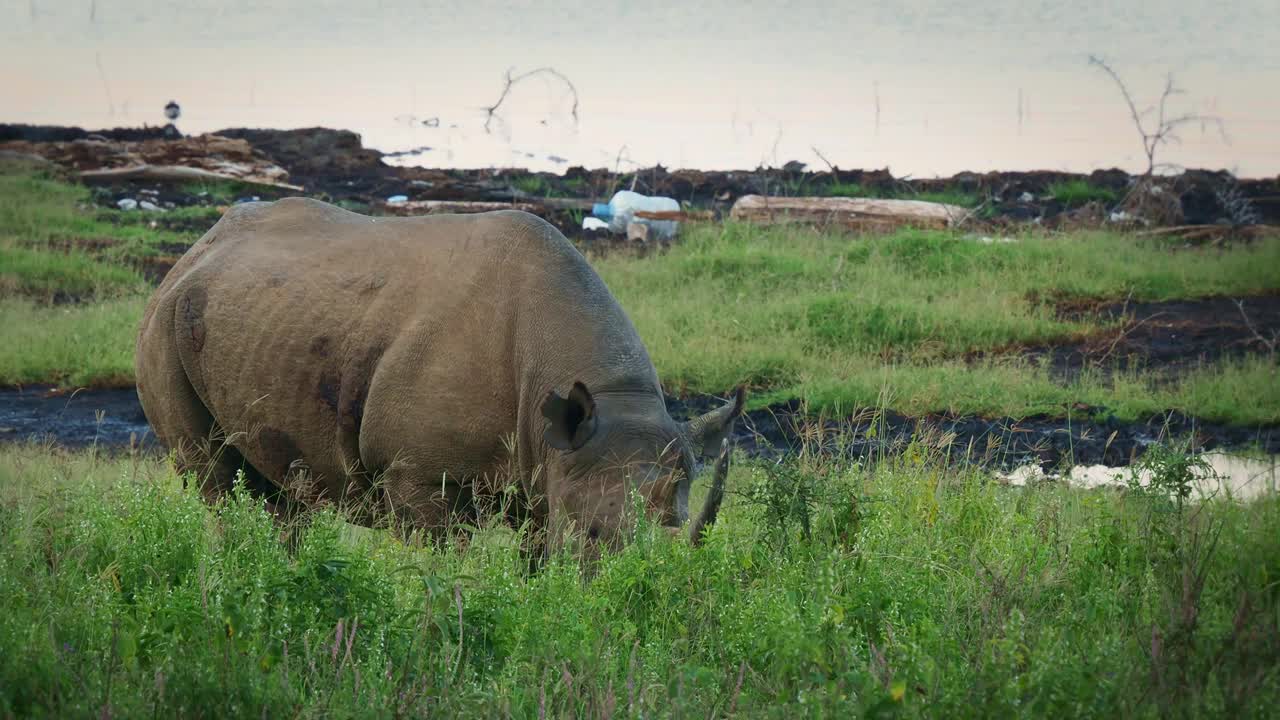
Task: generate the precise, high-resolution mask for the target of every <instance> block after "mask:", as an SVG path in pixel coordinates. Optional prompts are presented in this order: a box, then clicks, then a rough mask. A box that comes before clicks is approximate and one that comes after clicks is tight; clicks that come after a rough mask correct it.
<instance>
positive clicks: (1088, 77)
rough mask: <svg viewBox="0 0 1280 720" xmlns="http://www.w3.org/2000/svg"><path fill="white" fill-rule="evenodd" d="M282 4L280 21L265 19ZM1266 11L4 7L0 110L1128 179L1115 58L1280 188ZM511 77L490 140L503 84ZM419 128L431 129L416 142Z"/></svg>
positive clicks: (655, 159)
mask: <svg viewBox="0 0 1280 720" xmlns="http://www.w3.org/2000/svg"><path fill="white" fill-rule="evenodd" d="M266 5H270V6H269V7H265V6H266ZM1278 8H1280V6H1277V5H1275V3H1274V2H1273V1H1272V0H1243V1H1242V2H1235V3H1226V4H1212V5H1211V4H1192V3H1162V4H1161V3H1138V4H1132V3H1130V4H1127V5H1120V6H1115V5H1114V4H1111V3H1102V2H1086V3H1084V4H1080V3H1067V4H1063V3H1053V2H1047V1H1045V0H1035V1H1033V2H1028V3H1016V2H1012V1H1009V2H1004V3H998V4H988V5H983V4H977V5H975V4H973V3H960V2H956V1H954V0H914V1H911V2H906V3H891V4H890V3H885V4H859V5H858V6H855V7H846V8H832V7H830V6H829V4H826V3H817V2H812V3H799V2H790V3H789V2H770V3H754V4H752V3H739V2H732V3H731V2H728V1H727V0H715V1H713V2H707V3H697V4H696V7H693V6H692V5H686V4H681V5H678V6H677V5H674V4H673V5H672V6H670V7H655V6H654V4H650V3H645V4H639V5H637V4H629V3H628V4H623V3H617V4H612V5H605V6H601V5H600V4H599V3H585V2H569V3H562V4H560V6H559V7H558V8H556V9H555V10H554V11H552V10H549V9H547V8H545V7H542V6H538V5H537V4H520V5H514V6H513V5H507V4H502V3H494V2H487V1H485V0H476V1H469V2H465V3H460V2H444V3H431V2H422V1H421V0H382V1H381V2H377V3H376V4H375V3H351V2H346V1H345V0H344V1H339V0H323V1H320V2H302V0H280V1H279V2H275V3H271V4H264V3H251V2H248V1H247V0H238V1H237V0H216V1H215V0H197V1H195V2H189V3H174V2H170V1H168V0H61V1H57V2H55V1H54V0H0V62H2V63H3V66H4V67H6V68H8V69H9V71H8V72H6V73H3V74H0V120H2V121H16V122H30V123H52V124H68V123H70V124H80V125H83V126H89V127H100V126H113V125H137V124H141V123H144V122H147V123H151V124H162V123H163V122H165V120H164V117H163V113H162V109H163V107H164V105H165V103H167V102H168V101H169V100H170V99H174V100H177V101H178V102H179V103H180V104H181V105H182V108H183V114H182V117H181V119H180V120H179V121H178V125H179V127H181V128H182V129H183V130H184V131H186V132H202V131H208V130H214V129H218V128H221V127H230V126H246V125H247V126H268V127H305V126H312V125H327V126H330V127H342V128H350V129H354V130H356V131H358V132H360V133H362V134H363V135H364V137H365V140H366V143H368V144H370V145H372V146H375V147H378V148H380V149H382V150H386V151H402V150H408V149H412V148H420V147H423V146H427V147H429V148H431V149H430V150H426V151H423V152H420V153H417V154H413V155H408V156H405V157H402V158H399V159H397V162H400V163H421V164H426V165H432V166H439V167H486V166H524V167H531V168H536V169H551V170H560V169H564V168H565V167H567V166H568V165H570V164H582V165H586V166H589V167H601V166H607V167H611V168H612V167H620V168H623V169H626V168H629V167H638V166H649V165H652V164H654V163H662V164H664V165H666V166H668V167H697V168H706V169H713V168H719V169H724V168H741V167H755V166H756V165H757V164H766V165H780V164H782V163H783V162H786V161H787V160H792V159H797V160H800V161H802V162H806V163H808V164H809V165H810V166H811V167H815V168H818V169H822V168H825V164H824V161H823V160H822V159H820V157H819V154H821V156H823V157H825V158H827V159H828V160H830V161H831V162H834V163H836V164H838V165H840V166H841V167H864V168H876V167H889V168H890V169H891V170H892V171H893V172H894V173H895V174H898V175H903V174H910V175H913V176H931V175H938V174H944V175H945V174H951V173H954V172H957V171H960V170H966V169H969V170H989V169H1005V170H1015V169H1062V170H1075V171H1089V170H1092V169H1095V168H1099V167H1111V166H1120V167H1124V168H1126V169H1129V170H1138V169H1141V168H1142V158H1141V148H1140V145H1139V142H1138V138H1137V135H1136V133H1135V132H1134V129H1133V127H1132V124H1131V121H1130V119H1129V117H1128V113H1127V110H1126V109H1125V106H1124V105H1123V103H1122V101H1121V99H1120V97H1119V95H1118V94H1117V92H1116V89H1115V88H1114V87H1113V86H1112V85H1111V84H1110V81H1109V80H1108V79H1107V78H1106V77H1105V76H1103V75H1102V74H1101V73H1100V72H1099V71H1097V70H1096V69H1093V68H1090V67H1089V66H1088V64H1087V57H1088V55H1089V54H1091V53H1094V54H1099V55H1103V56H1105V57H1107V58H1108V59H1109V60H1111V61H1112V62H1113V63H1114V64H1115V65H1116V66H1117V68H1118V69H1120V70H1121V72H1122V73H1123V74H1124V75H1125V76H1126V77H1128V78H1130V83H1131V85H1132V87H1133V90H1134V91H1135V93H1136V94H1138V95H1139V98H1140V99H1141V100H1142V101H1143V102H1146V101H1148V100H1150V99H1152V98H1153V96H1155V95H1158V93H1159V91H1160V89H1161V87H1162V82H1163V76H1164V73H1165V72H1166V71H1168V70H1173V71H1175V72H1176V73H1177V76H1178V80H1179V84H1180V86H1182V87H1183V88H1185V89H1186V90H1187V93H1186V94H1185V95H1182V96H1180V97H1178V98H1176V101H1177V102H1176V106H1175V107H1172V108H1171V109H1172V110H1174V111H1176V112H1201V113H1215V114H1220V115H1222V116H1223V118H1224V119H1225V121H1226V125H1227V130H1228V133H1229V140H1230V143H1229V144H1228V143H1225V142H1223V140H1222V139H1221V138H1220V137H1219V136H1218V135H1217V133H1216V132H1214V131H1213V130H1212V128H1209V127H1206V128H1201V127H1200V126H1198V125H1195V126H1189V127H1186V128H1185V129H1184V132H1183V138H1182V139H1183V142H1182V144H1180V145H1175V146H1170V147H1168V148H1167V149H1166V150H1165V153H1164V155H1163V159H1165V160H1167V161H1169V162H1172V163H1177V164H1180V165H1185V166H1191V167H1201V166H1204V167H1212V168H1228V169H1234V170H1235V171H1237V172H1238V173H1240V174H1242V175H1245V176H1271V175H1275V174H1276V173H1278V172H1280V133H1278V132H1276V130H1277V129H1280V93H1277V92H1276V91H1275V88H1276V87H1280V9H1278ZM542 66H551V67H554V68H556V69H557V70H559V71H560V72H562V73H563V74H564V76H565V77H568V78H570V79H571V81H572V83H573V85H574V87H575V88H576V90H577V99H578V120H577V121H576V122H575V121H574V119H573V117H572V114H571V109H572V105H573V94H572V93H571V92H570V90H569V88H568V87H567V86H566V85H564V84H563V83H561V82H559V81H558V80H556V79H555V78H553V77H551V76H549V75H546V74H543V75H539V76H535V77H534V78H533V79H531V80H529V81H527V82H524V83H521V84H520V85H518V86H516V87H515V88H514V89H513V91H512V93H511V94H510V95H509V96H508V98H507V100H506V102H505V103H504V107H503V110H502V112H501V113H500V117H499V118H497V119H495V121H494V122H492V123H491V128H490V132H486V131H485V129H484V127H483V126H484V123H485V119H486V115H485V112H484V110H483V109H482V108H484V107H485V106H488V105H491V104H492V103H494V102H495V101H496V100H497V98H498V97H499V94H500V92H501V90H502V84H503V76H504V73H505V72H506V71H507V70H508V69H509V68H515V70H516V72H517V73H519V72H523V71H527V70H531V69H534V68H537V67H542ZM427 124H431V125H433V126H432V127H428V126H427Z"/></svg>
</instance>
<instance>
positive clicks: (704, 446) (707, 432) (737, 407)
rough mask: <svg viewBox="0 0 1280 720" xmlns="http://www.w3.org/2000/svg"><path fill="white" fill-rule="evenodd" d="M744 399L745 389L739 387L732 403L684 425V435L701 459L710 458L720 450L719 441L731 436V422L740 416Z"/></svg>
mask: <svg viewBox="0 0 1280 720" xmlns="http://www.w3.org/2000/svg"><path fill="white" fill-rule="evenodd" d="M746 399H747V388H746V386H744V385H739V386H738V390H737V392H735V393H734V396H733V402H731V403H726V404H725V405H722V406H720V407H719V408H716V409H715V410H712V411H711V412H709V413H706V414H705V415H699V416H698V417H696V418H694V419H692V420H690V421H689V422H687V423H685V428H684V429H685V433H686V434H687V435H688V436H689V439H690V440H692V441H693V443H694V448H693V449H694V451H695V452H697V453H700V454H701V455H702V456H703V457H710V456H711V455H713V454H715V453H717V452H719V451H720V450H721V447H720V445H721V441H722V440H724V439H725V438H728V437H729V436H730V435H731V434H732V432H733V421H734V420H736V419H737V418H738V416H739V415H741V414H742V407H743V405H744V404H745V403H746Z"/></svg>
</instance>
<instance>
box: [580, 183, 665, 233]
mask: <svg viewBox="0 0 1280 720" xmlns="http://www.w3.org/2000/svg"><path fill="white" fill-rule="evenodd" d="M636 212H680V203H679V202H677V201H675V200H673V199H671V198H669V197H650V196H648V195H641V194H640V193H637V192H631V191H630V190H619V191H618V192H616V193H614V196H613V198H612V199H611V200H609V202H608V204H605V203H596V204H595V205H593V206H592V207H591V214H592V215H594V216H596V217H598V218H600V219H601V220H604V221H605V222H608V223H609V231H610V232H613V233H618V234H622V233H625V232H626V231H627V225H628V224H630V223H633V222H638V223H645V224H647V225H648V226H649V229H650V230H651V231H652V232H653V234H654V235H656V236H657V237H659V238H663V239H670V238H671V237H673V236H675V234H676V227H677V226H678V225H679V223H678V222H677V221H675V220H648V219H645V218H638V217H635V213H636Z"/></svg>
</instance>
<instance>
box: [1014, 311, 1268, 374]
mask: <svg viewBox="0 0 1280 720" xmlns="http://www.w3.org/2000/svg"><path fill="white" fill-rule="evenodd" d="M1058 314H1059V316H1060V317H1062V318H1064V319H1072V320H1081V319H1091V320H1099V321H1102V322H1103V323H1106V324H1108V325H1109V327H1107V328H1106V329H1105V330H1102V331H1100V332H1096V333H1093V334H1091V335H1088V336H1086V337H1083V338H1077V339H1074V340H1070V341H1067V342H1064V343H1058V344H1055V345H1040V346H1031V347H1022V348H1006V349H1004V350H1001V351H999V352H997V353H992V354H995V355H999V354H1011V353H1012V354H1021V355H1023V356H1024V357H1027V358H1029V359H1031V360H1032V361H1034V362H1037V363H1046V364H1048V365H1049V367H1050V368H1051V369H1052V371H1053V374H1054V376H1055V377H1057V378H1060V379H1063V380H1066V381H1070V380H1074V379H1075V378H1077V377H1079V376H1080V374H1081V373H1082V372H1084V370H1085V369H1093V370H1096V371H1098V372H1101V373H1102V374H1103V376H1104V377H1105V376H1107V375H1109V374H1110V373H1111V372H1114V371H1116V370H1128V369H1130V368H1135V369H1136V368H1141V369H1143V370H1144V371H1150V372H1155V373H1159V374H1160V375H1162V376H1164V377H1165V378H1173V377H1176V376H1178V375H1181V374H1184V373H1186V372H1188V371H1191V370H1194V369H1196V368H1199V367H1201V366H1204V365H1206V364H1208V363H1212V362H1216V361H1218V360H1237V359H1240V358H1244V357H1246V356H1249V355H1262V356H1271V357H1275V353H1276V351H1277V350H1280V293H1276V292H1270V293H1266V294H1262V295H1252V296H1245V297H1238V298H1229V297H1211V298H1199V299H1194V300H1168V301H1162V302H1096V301H1080V300H1075V301H1069V302H1064V303H1060V304H1059V305H1058Z"/></svg>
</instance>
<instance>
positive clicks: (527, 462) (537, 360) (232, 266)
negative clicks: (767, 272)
mask: <svg viewBox="0 0 1280 720" xmlns="http://www.w3.org/2000/svg"><path fill="white" fill-rule="evenodd" d="M136 362H137V377H138V395H139V397H140V398H141V401H142V406H143V409H144V410H145V412H146V415H147V418H148V420H150V422H151V424H152V426H153V428H154V429H155V432H156V435H157V436H158V437H159V439H160V440H161V441H162V442H164V443H165V444H167V445H169V446H170V447H171V448H172V449H173V450H174V451H175V458H176V461H177V463H178V465H179V469H180V470H183V471H194V472H196V473H198V476H199V478H200V482H201V491H202V493H203V494H204V497H205V498H206V499H208V500H210V501H215V500H217V499H218V498H219V497H221V496H222V495H223V494H224V493H226V492H228V491H229V490H230V489H231V487H232V484H233V481H234V478H235V473H236V471H237V470H243V471H244V473H245V475H246V479H247V484H248V486H249V488H250V489H251V490H253V491H254V492H256V493H259V494H261V495H263V496H264V497H266V498H267V499H268V501H269V502H270V503H271V506H272V508H273V510H275V511H276V512H277V513H280V514H284V515H288V514H289V513H290V512H291V511H292V510H293V509H297V508H299V507H305V506H309V505H313V504H315V503H317V502H319V501H322V500H325V499H328V500H332V501H339V500H347V501H350V500H352V499H354V498H363V499H364V501H362V502H360V503H356V504H357V505H359V507H360V508H362V510H361V511H360V512H359V513H357V515H356V517H357V521H359V522H363V523H366V524H375V523H377V522H379V520H380V519H385V518H387V517H388V516H389V515H390V516H394V517H397V518H398V519H399V520H401V521H402V524H403V525H407V526H409V527H416V528H423V529H427V530H430V531H433V532H439V531H440V530H442V529H443V528H445V527H446V526H447V525H449V524H450V523H451V522H452V521H453V520H454V519H455V518H456V517H457V515H458V514H462V515H464V516H465V515H467V514H469V513H474V511H475V508H476V505H477V503H480V502H482V501H483V500H484V499H485V498H492V497H493V493H494V492H495V485H494V482H493V480H494V479H495V478H504V477H514V478H516V479H517V482H518V484H517V485H516V487H517V488H518V489H519V494H520V496H521V497H520V501H519V502H516V503H512V505H513V506H514V507H515V508H516V509H515V510H513V511H512V515H511V519H512V520H513V521H515V522H523V521H526V520H527V521H530V522H532V524H533V525H534V527H535V528H539V527H540V528H554V527H576V528H577V529H578V530H579V531H581V532H582V534H584V535H585V536H586V538H587V539H588V542H589V544H593V545H594V546H595V547H596V548H597V549H598V548H599V547H600V546H602V545H614V544H617V543H618V542H620V540H621V538H622V537H623V536H624V535H625V532H624V529H625V525H626V522H625V520H624V518H625V517H626V516H627V507H628V497H629V493H630V492H631V491H632V490H634V491H636V492H637V493H638V494H639V496H640V497H642V498H643V503H644V505H645V506H646V507H647V510H648V512H649V513H650V515H651V516H652V517H653V518H654V519H655V520H656V521H658V522H659V523H661V524H662V525H664V526H668V527H670V528H672V532H675V528H678V527H681V526H683V525H684V524H685V523H686V521H687V520H688V498H689V488H690V483H691V481H692V478H693V474H694V468H695V460H696V459H697V458H700V457H706V456H712V455H715V454H717V453H719V454H720V455H721V460H720V461H719V462H717V463H716V473H715V477H714V478H713V483H712V489H711V492H710V493H709V496H708V499H707V502H706V505H705V506H704V508H703V509H702V511H701V513H700V515H699V516H698V518H697V519H696V520H695V521H694V522H693V523H692V525H691V526H690V534H691V536H692V537H693V539H695V540H697V539H698V538H699V537H700V534H701V531H702V529H703V527H705V526H706V525H707V524H708V523H710V522H712V521H714V519H715V515H716V513H717V511H718V509H719V505H720V502H721V499H722V497H723V488H724V475H725V470H726V468H727V464H728V455H727V444H726V443H723V442H722V440H723V439H724V438H726V436H727V435H728V434H729V432H730V430H731V428H732V424H733V422H734V419H735V418H736V417H737V416H738V415H739V414H740V413H741V412H742V404H743V392H742V389H741V388H740V389H739V390H738V392H737V395H736V398H735V399H734V400H733V401H732V402H731V403H729V404H726V405H725V406H723V407H722V408H720V409H718V410H715V411H712V412H710V413H708V414H707V415H704V416H702V417H700V418H696V419H694V420H692V421H690V422H687V423H680V422H676V421H675V420H673V419H672V418H671V416H670V415H669V414H668V413H667V410H666V407H665V404H664V401H663V395H662V390H661V388H660V386H659V383H658V377H657V373H656V372H655V370H654V367H653V363H652V362H651V361H650V359H649V355H648V353H647V351H646V350H645V347H644V344H643V343H642V342H641V341H640V337H639V336H638V335H637V333H636V330H635V327H634V326H633V325H632V323H631V321H630V320H629V319H628V318H627V316H626V314H625V313H624V312H623V310H622V308H621V307H620V306H619V305H618V303H617V301H616V300H615V299H614V298H613V296H612V295H611V294H610V292H609V290H608V289H607V288H606V287H605V285H604V283H603V282H602V281H601V279H600V277H599V276H598V275H596V273H595V271H594V270H592V268H591V266H590V265H589V264H588V263H587V261H586V259H585V258H583V256H582V255H581V254H580V253H578V251H577V250H576V249H575V248H574V247H573V246H572V245H571V244H570V243H569V242H568V241H567V240H566V239H565V238H564V236H563V235H561V234H560V233H559V232H558V231H557V230H556V229H555V228H554V227H552V226H551V225H550V224H548V223H546V222H544V221H543V220H541V219H539V218H537V217H535V216H533V215H530V214H527V213H522V212H516V211H500V212H490V213H483V214H476V215H439V216H431V217H414V218H383V217H367V216H364V215H359V214H356V213H353V212H348V211H346V210H343V209H341V208H338V207H335V206H332V205H328V204H325V203H322V202H318V201H314V200H308V199H301V198H288V199H284V200H280V201H277V202H273V203H258V202H255V203H246V204H242V205H237V206H235V207H233V208H231V209H230V210H228V211H227V213H226V214H225V215H224V216H223V218H222V219H221V220H220V221H219V222H218V223H217V224H216V225H214V226H213V228H212V229H210V230H209V232H208V233H206V234H205V235H204V237H203V238H201V239H200V241H199V242H197V243H196V244H195V245H194V246H193V247H192V248H191V249H190V250H189V251H188V252H187V253H186V255H184V256H183V257H182V258H181V260H179V262H178V263H177V264H176V265H175V266H174V267H173V269H172V270H171V271H170V272H169V274H168V276H167V277H166V278H165V280H164V282H163V283H162V284H161V285H160V287H159V289H158V290H157V291H156V292H155V295H154V296H153V297H152V298H151V300H150V302H149V303H148V305H147V309H146V314H145V316H144V317H143V320H142V325H141V330H140V335H139V337H138V344H137V361H136ZM722 445H724V446H725V449H724V450H722ZM371 497H372V498H376V501H369V498H371Z"/></svg>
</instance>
